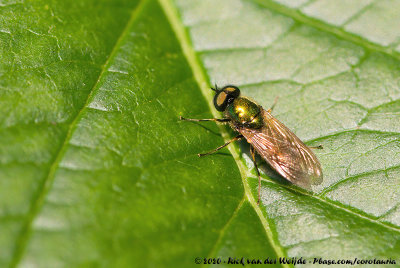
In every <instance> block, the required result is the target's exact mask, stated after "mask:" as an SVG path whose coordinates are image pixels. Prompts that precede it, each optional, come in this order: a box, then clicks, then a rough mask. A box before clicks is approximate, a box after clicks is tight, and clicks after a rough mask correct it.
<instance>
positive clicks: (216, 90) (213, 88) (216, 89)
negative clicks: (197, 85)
mask: <svg viewBox="0 0 400 268" xmlns="http://www.w3.org/2000/svg"><path fill="white" fill-rule="evenodd" d="M211 90H213V91H215V92H218V91H219V89H218V86H217V84H214V87H212V88H211Z"/></svg>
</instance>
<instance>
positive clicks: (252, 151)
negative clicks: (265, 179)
mask: <svg viewBox="0 0 400 268" xmlns="http://www.w3.org/2000/svg"><path fill="white" fill-rule="evenodd" d="M250 153H251V157H252V158H253V163H254V167H255V168H256V172H257V176H258V199H257V205H260V192H261V175H260V171H259V170H258V166H257V162H256V152H255V149H254V147H253V146H252V145H250Z"/></svg>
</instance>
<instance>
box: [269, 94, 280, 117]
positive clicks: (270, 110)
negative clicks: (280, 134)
mask: <svg viewBox="0 0 400 268" xmlns="http://www.w3.org/2000/svg"><path fill="white" fill-rule="evenodd" d="M278 99H279V96H276V97H275V100H274V103H273V104H272V106H271V108H269V109H268V110H267V112H269V113H271V112H272V110H273V109H274V108H275V105H276V104H277V103H278Z"/></svg>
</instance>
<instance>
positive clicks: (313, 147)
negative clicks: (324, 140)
mask: <svg viewBox="0 0 400 268" xmlns="http://www.w3.org/2000/svg"><path fill="white" fill-rule="evenodd" d="M308 147H309V148H311V149H324V146H322V144H320V145H318V146H308Z"/></svg>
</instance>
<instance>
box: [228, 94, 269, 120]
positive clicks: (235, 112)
mask: <svg viewBox="0 0 400 268" xmlns="http://www.w3.org/2000/svg"><path fill="white" fill-rule="evenodd" d="M225 115H226V116H227V117H228V118H230V119H232V120H233V123H234V124H236V125H237V124H239V125H243V126H245V127H248V128H260V127H262V125H263V121H262V116H261V107H260V106H258V105H257V104H256V103H254V102H252V101H251V100H249V99H247V98H243V97H239V98H236V99H235V100H234V101H233V102H232V103H231V104H229V105H228V107H227V108H226V112H225Z"/></svg>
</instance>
